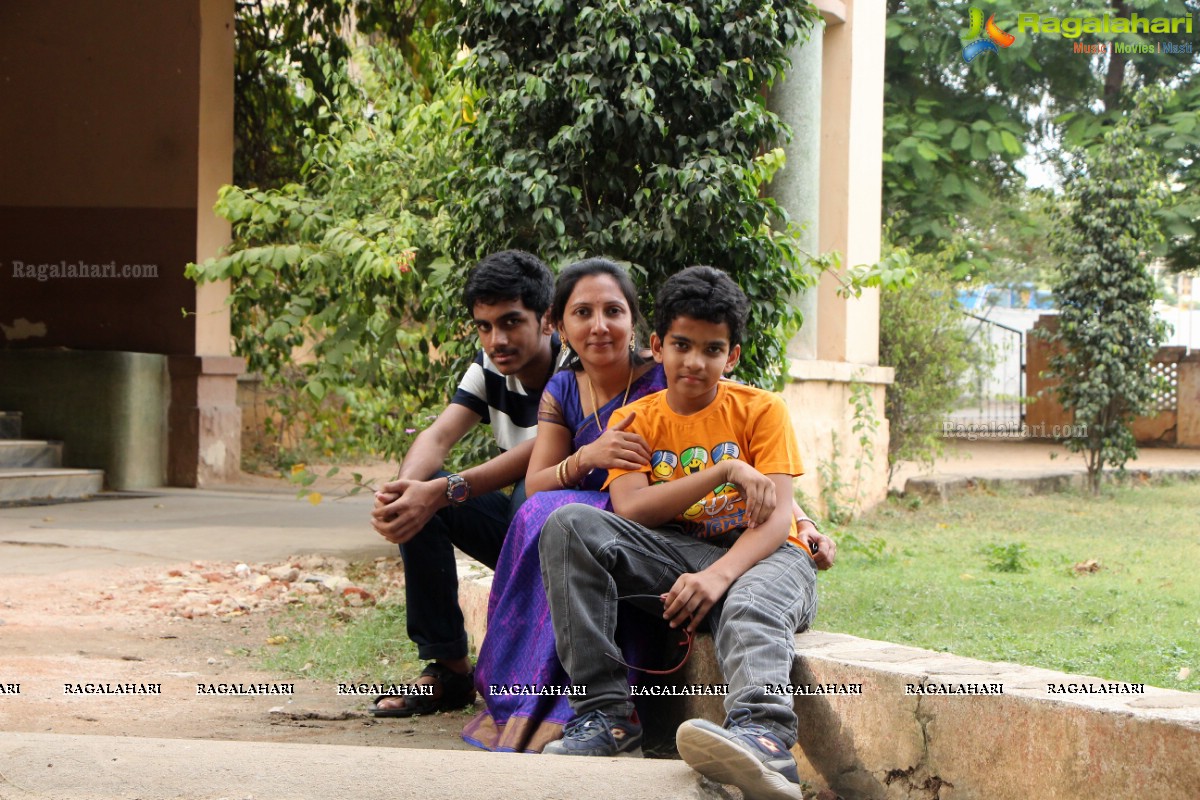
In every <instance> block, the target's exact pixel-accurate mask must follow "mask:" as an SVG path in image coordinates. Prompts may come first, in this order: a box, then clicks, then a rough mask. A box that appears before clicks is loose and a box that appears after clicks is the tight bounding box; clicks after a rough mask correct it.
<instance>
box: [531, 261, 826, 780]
mask: <svg viewBox="0 0 1200 800" xmlns="http://www.w3.org/2000/svg"><path fill="white" fill-rule="evenodd" d="M747 306H748V303H747V301H746V297H745V295H744V294H742V292H741V290H740V289H738V287H737V285H736V284H734V283H733V281H732V280H731V279H730V278H729V277H728V276H727V275H725V274H724V273H723V272H721V271H719V270H716V269H714V268H712V267H690V268H688V269H686V270H683V271H682V272H680V273H678V274H676V275H674V276H672V277H671V278H670V279H669V280H668V281H667V282H666V284H664V286H663V288H662V291H661V292H660V293H659V297H658V299H657V302H656V304H655V311H656V313H655V332H654V335H653V336H652V337H651V349H652V350H653V352H654V357H655V359H656V360H657V361H659V362H660V363H662V365H663V368H664V371H665V373H666V378H667V388H666V390H664V391H662V392H658V393H656V394H653V395H649V396H647V397H644V398H642V399H641V400H639V401H637V402H635V403H632V404H630V405H629V406H627V407H625V408H624V409H621V410H619V411H617V412H614V414H613V416H612V420H611V421H610V426H612V427H615V426H618V425H619V426H621V427H622V428H624V429H625V430H627V431H629V432H631V433H637V434H639V435H640V436H641V437H642V438H643V439H645V440H646V442H647V444H648V445H649V447H650V450H651V452H652V453H653V455H652V457H651V461H650V464H649V465H647V466H646V467H643V468H641V469H638V470H633V471H622V470H617V469H614V470H610V471H609V490H610V492H611V494H612V505H613V509H614V511H615V512H616V513H615V514H613V513H608V512H605V511H601V510H599V509H595V508H592V507H590V506H582V505H570V506H565V507H563V508H561V509H559V510H558V511H556V512H555V513H554V514H552V515H551V516H550V518H549V520H548V521H547V523H546V526H545V527H544V528H543V529H542V535H541V541H540V543H539V550H540V554H541V559H542V578H543V581H544V582H545V585H546V592H547V597H548V598H549V601H550V612H551V616H552V617H553V621H554V631H555V639H556V645H557V650H558V655H559V659H560V660H561V661H562V663H563V666H564V667H565V668H566V671H567V674H568V675H569V676H570V677H571V681H572V683H573V684H574V685H575V686H577V687H586V689H585V690H584V691H585V695H584V696H582V697H572V699H571V707H572V710H573V711H574V712H575V714H576V716H575V718H574V719H573V720H572V721H571V722H570V723H568V725H567V726H566V728H565V729H564V735H563V739H561V740H560V741H557V742H552V743H551V744H550V745H548V746H547V747H546V749H545V751H544V752H546V753H549V754H559V755H600V756H612V755H627V754H630V755H632V754H637V753H639V752H640V745H641V739H642V733H641V725H640V724H639V723H638V721H637V719H636V715H635V714H634V711H633V704H632V703H631V702H630V697H629V683H628V678H627V675H626V672H625V668H624V667H623V666H622V663H623V662H621V661H620V660H619V659H620V651H619V650H618V649H617V646H616V644H615V642H614V639H613V637H614V632H615V625H616V619H617V614H616V604H617V601H618V599H619V598H622V597H628V596H640V597H647V596H649V597H656V596H660V597H661V598H662V600H661V605H660V606H658V607H657V611H658V612H660V613H662V615H663V618H664V619H666V620H668V621H669V622H670V624H671V627H686V628H687V630H688V631H689V632H694V631H695V630H696V628H697V627H698V626H699V625H700V623H701V621H703V620H705V618H706V617H707V618H708V623H709V625H710V627H711V628H712V630H713V635H714V640H715V644H716V650H717V658H718V660H719V662H720V664H721V669H722V671H723V673H724V676H725V679H726V680H727V681H728V683H729V693H728V695H727V696H726V699H725V710H726V714H727V717H726V723H725V726H724V727H721V726H717V725H714V724H713V723H711V722H708V721H707V720H689V721H687V722H685V723H683V725H681V726H680V728H679V731H678V733H677V735H676V739H677V744H678V745H679V751H680V754H681V755H682V756H683V758H684V760H685V761H687V762H688V763H689V764H690V765H692V766H693V767H694V768H695V769H697V770H699V771H700V772H702V773H703V774H705V775H706V776H708V777H710V778H713V779H714V780H718V781H721V782H724V783H732V784H734V785H736V786H738V787H739V788H741V789H742V790H743V792H744V793H745V794H746V795H747V796H748V797H750V798H800V796H801V793H800V789H799V777H798V775H797V771H796V762H795V759H793V758H792V756H791V753H790V752H789V750H790V748H791V746H792V744H794V743H795V740H796V734H795V730H796V716H795V713H794V712H793V711H792V706H791V703H792V698H791V697H790V696H789V695H787V694H779V693H776V694H772V693H771V692H770V691H769V688H770V687H775V686H781V685H786V684H788V683H789V682H790V674H791V667H792V660H793V656H794V639H793V634H794V633H795V632H796V631H800V630H804V629H805V628H807V627H808V625H809V624H810V623H811V621H812V619H813V616H814V615H815V613H816V605H817V597H816V571H817V569H818V567H822V568H824V567H828V566H831V565H832V563H833V556H834V553H835V546H834V543H833V542H832V540H830V539H828V538H827V537H825V536H823V535H822V534H821V533H819V532H818V531H817V530H816V527H815V526H814V525H813V524H812V521H811V520H809V519H807V518H805V517H801V519H800V521H799V523H797V521H796V520H795V519H793V515H792V508H793V506H792V503H791V494H792V478H793V477H794V476H796V475H799V474H801V473H802V472H803V465H802V464H801V461H800V456H799V452H798V449H797V447H796V441H795V435H794V433H793V431H792V426H791V420H790V417H789V415H788V411H787V407H786V406H785V405H784V403H783V400H782V399H781V398H780V397H779V396H778V395H775V394H772V393H770V392H765V391H762V390H760V389H756V388H753V387H750V386H745V385H742V384H738V383H734V382H732V381H724V380H721V378H722V376H723V375H724V374H726V373H727V372H729V371H731V370H732V369H733V367H734V366H736V364H737V361H738V357H739V356H740V354H741V347H740V341H741V333H742V330H743V328H744V326H745V320H746V313H747ZM810 553H815V555H810ZM599 654H603V655H600V657H597V656H598V655H599Z"/></svg>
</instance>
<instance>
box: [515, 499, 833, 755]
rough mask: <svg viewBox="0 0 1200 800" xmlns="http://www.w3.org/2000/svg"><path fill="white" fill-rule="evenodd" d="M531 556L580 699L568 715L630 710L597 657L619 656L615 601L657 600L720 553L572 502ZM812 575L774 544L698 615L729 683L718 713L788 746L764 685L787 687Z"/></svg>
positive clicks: (809, 616) (788, 717) (790, 717)
mask: <svg viewBox="0 0 1200 800" xmlns="http://www.w3.org/2000/svg"><path fill="white" fill-rule="evenodd" d="M538 551H539V553H540V554H541V557H542V580H543V581H544V582H545V584H546V596H547V598H548V599H549V601H550V615H551V617H553V620H554V639H555V646H556V649H557V651H558V658H559V660H560V661H562V664H563V667H564V668H566V671H567V674H568V675H569V676H570V677H571V683H572V684H574V685H575V686H586V687H587V696H586V697H572V698H571V699H570V703H571V710H572V711H574V712H575V713H576V714H577V715H578V714H584V713H587V712H588V711H594V710H610V711H613V712H614V713H617V714H619V715H628V714H629V713H630V712H631V711H632V710H633V704H632V703H631V702H630V698H629V681H628V675H627V673H626V669H625V667H623V666H621V665H620V664H619V663H618V662H617V661H615V660H614V659H612V658H608V657H606V656H605V655H604V654H605V653H609V654H612V655H614V656H616V657H618V658H619V657H620V656H621V651H620V650H619V649H618V648H617V645H616V643H615V642H614V640H613V636H614V632H615V630H616V625H617V598H618V597H624V596H626V595H633V594H651V595H657V594H663V593H665V592H666V591H667V590H669V589H670V588H671V586H672V585H673V584H674V583H675V580H676V579H677V578H678V577H679V576H680V575H682V574H683V573H685V572H700V571H701V570H703V569H705V568H706V567H708V566H710V565H712V564H713V562H715V561H716V560H717V559H719V558H720V557H721V556H723V555H724V554H725V553H726V552H727V550H726V548H724V547H720V546H718V545H715V544H711V543H709V542H706V541H703V540H701V539H695V538H693V537H691V536H687V535H686V534H683V533H681V532H678V531H674V530H672V529H670V528H664V529H660V530H654V529H650V528H646V527H644V526H642V525H639V524H637V523H636V522H630V521H629V520H627V519H623V518H622V517H619V516H617V515H616V514H612V513H610V512H607V511H601V510H600V509H597V508H592V507H591V506H585V505H579V504H572V505H568V506H563V507H562V508H559V509H558V510H556V511H555V512H554V513H553V514H551V515H550V518H549V519H548V520H547V521H546V525H545V526H544V527H543V528H542V535H541V539H540V541H539V542H538ZM816 577H817V570H816V566H815V564H814V563H813V560H812V559H811V558H809V557H808V555H807V554H806V553H804V552H803V551H802V550H801V549H800V548H799V547H796V546H795V545H794V544H790V543H788V544H784V545H783V546H782V547H780V548H779V549H778V550H776V551H775V552H774V553H772V554H771V555H769V556H767V557H766V558H764V559H763V560H762V561H760V562H758V563H757V564H755V565H754V566H753V567H751V568H750V569H749V570H747V571H746V573H745V574H744V575H742V577H740V578H738V579H737V580H736V581H734V582H733V585H732V586H730V587H729V590H728V591H727V592H726V593H725V597H724V598H722V600H721V602H719V603H718V604H717V605H715V606H713V608H712V610H711V611H709V612H708V617H707V622H708V624H709V627H710V628H711V630H712V632H713V640H714V643H715V645H716V651H717V660H718V662H719V663H720V665H721V672H722V674H723V675H724V676H725V680H726V682H727V683H728V684H729V693H728V695H726V697H725V712H726V713H727V714H728V713H729V712H731V711H733V710H734V709H736V708H745V709H748V710H749V711H750V713H751V717H752V719H753V721H754V722H756V723H758V724H760V725H764V726H766V727H767V728H768V729H769V730H770V731H771V732H772V733H774V734H775V735H776V736H778V737H779V738H780V739H781V740H783V742H784V744H786V745H787V746H788V747H791V746H792V745H793V744H795V742H796V714H795V712H794V711H793V710H792V704H793V698H792V697H791V696H790V695H786V694H778V693H771V692H769V691H767V687H768V686H779V685H787V684H789V683H791V673H792V661H793V659H794V656H795V638H794V635H795V633H796V632H798V631H802V630H804V629H806V628H807V627H808V626H809V624H810V623H811V622H812V620H813V618H814V617H815V616H816V612H817V584H816ZM660 613H661V610H660ZM663 624H664V625H665V624H666V623H665V622H664V623H663Z"/></svg>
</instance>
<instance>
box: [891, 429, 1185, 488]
mask: <svg viewBox="0 0 1200 800" xmlns="http://www.w3.org/2000/svg"><path fill="white" fill-rule="evenodd" d="M1126 469H1127V470H1150V471H1158V470H1193V471H1200V449H1185V448H1175V447H1144V448H1141V449H1140V450H1138V456H1137V458H1136V459H1134V460H1133V461H1130V462H1129V463H1128V464H1126ZM1086 472H1087V467H1085V466H1084V460H1083V456H1082V455H1079V454H1076V453H1071V452H1070V451H1068V450H1067V449H1066V448H1065V447H1063V446H1062V445H1058V444H1051V443H1042V442H1023V441H1012V440H1003V439H999V440H997V439H977V440H975V441H974V442H970V441H967V440H965V439H948V440H946V453H945V455H944V456H943V457H942V458H940V459H938V461H937V463H936V464H935V465H934V468H933V469H932V470H925V469H922V468H919V467H917V466H916V465H913V464H904V465H902V466H901V468H900V469H899V470H897V472H896V474H895V475H894V476H893V477H892V482H891V488H892V489H896V490H899V491H902V490H903V489H904V485H905V483H907V481H908V479H909V478H915V477H918V476H922V475H935V476H945V477H960V478H1006V477H1007V478H1013V477H1022V476H1039V475H1040V476H1048V475H1057V474H1061V473H1072V474H1084V473H1086Z"/></svg>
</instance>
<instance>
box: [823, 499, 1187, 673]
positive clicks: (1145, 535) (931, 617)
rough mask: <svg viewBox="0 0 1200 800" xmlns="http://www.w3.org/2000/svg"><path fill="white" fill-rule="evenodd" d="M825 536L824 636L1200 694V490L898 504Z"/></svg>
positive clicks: (893, 504) (882, 507) (901, 502)
mask: <svg viewBox="0 0 1200 800" xmlns="http://www.w3.org/2000/svg"><path fill="white" fill-rule="evenodd" d="M831 535H833V536H834V537H835V538H836V539H837V540H838V563H837V566H836V567H835V568H834V569H833V570H831V571H829V572H826V573H823V574H822V576H821V582H820V593H821V597H820V611H819V613H818V616H817V621H816V625H815V627H817V628H818V629H820V630H825V631H837V632H842V633H851V634H854V635H856V636H864V637H867V638H871V639H883V640H886V641H891V642H897V643H902V644H910V645H914V646H918V647H924V648H928V649H931V650H941V651H948V652H952V653H956V654H958V655H962V656H969V657H973V658H980V659H985V660H991V661H1014V662H1018V663H1021V664H1027V665H1031V666H1038V667H1046V668H1049V669H1055V670H1062V671H1064V672H1073V673H1080V674H1085V675H1095V676H1098V677H1101V678H1107V679H1109V680H1115V681H1127V682H1131V683H1147V684H1151V685H1154V686H1161V687H1166V688H1172V689H1183V690H1188V691H1198V690H1200V485H1196V484H1189V483H1180V484H1175V485H1167V486H1153V487H1139V488H1128V487H1123V488H1115V489H1111V490H1109V491H1107V492H1106V493H1104V494H1103V495H1101V496H1100V497H1092V496H1091V495H1082V494H1074V493H1072V494H1056V495H1043V496H1038V497H1021V496H1015V495H997V494H986V493H982V492H980V493H974V494H970V495H965V496H957V497H954V498H953V499H951V500H950V502H949V503H948V504H945V505H941V504H937V503H928V504H925V505H924V506H922V507H916V508H913V507H910V504H908V503H906V502H905V501H903V500H900V501H897V500H892V501H889V502H888V503H887V504H885V505H883V506H881V507H880V508H878V509H877V510H875V511H874V512H873V513H871V514H869V515H867V516H865V517H864V518H862V519H861V520H859V521H856V522H854V523H853V524H852V525H850V526H848V527H847V528H845V529H843V530H842V531H840V532H835V533H832V534H831ZM1089 559H1095V560H1096V561H1098V562H1100V565H1101V568H1100V569H1099V571H1097V572H1094V573H1085V574H1077V573H1076V571H1075V570H1074V569H1073V566H1074V565H1075V564H1078V563H1081V562H1086V561H1087V560H1089ZM1183 667H1188V668H1190V669H1191V675H1190V676H1189V677H1187V678H1185V679H1183V680H1179V679H1177V676H1178V674H1179V672H1180V669H1181V668H1183Z"/></svg>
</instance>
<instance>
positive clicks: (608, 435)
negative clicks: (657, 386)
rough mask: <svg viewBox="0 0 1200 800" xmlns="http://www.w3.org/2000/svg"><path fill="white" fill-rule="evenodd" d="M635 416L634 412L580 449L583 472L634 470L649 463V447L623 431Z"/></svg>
mask: <svg viewBox="0 0 1200 800" xmlns="http://www.w3.org/2000/svg"><path fill="white" fill-rule="evenodd" d="M636 416H637V412H636V411H635V412H633V413H631V414H630V415H629V416H627V417H625V419H623V420H621V421H619V422H618V423H617V424H616V425H613V426H612V427H610V428H609V429H608V430H606V431H605V432H604V433H602V434H600V437H599V438H598V439H596V441H594V442H592V443H591V444H588V445H585V446H584V447H582V448H580V454H579V458H580V461H581V462H582V466H583V468H584V471H585V472H588V471H591V470H593V469H627V470H636V469H638V468H639V467H644V466H646V465H647V464H649V463H650V446H649V445H648V444H646V440H645V439H643V438H642V437H641V436H639V435H638V434H636V433H629V432H628V431H627V430H625V429H626V428H628V427H629V423H631V422H633V418H634V417H636ZM580 477H581V478H582V477H583V476H580Z"/></svg>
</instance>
